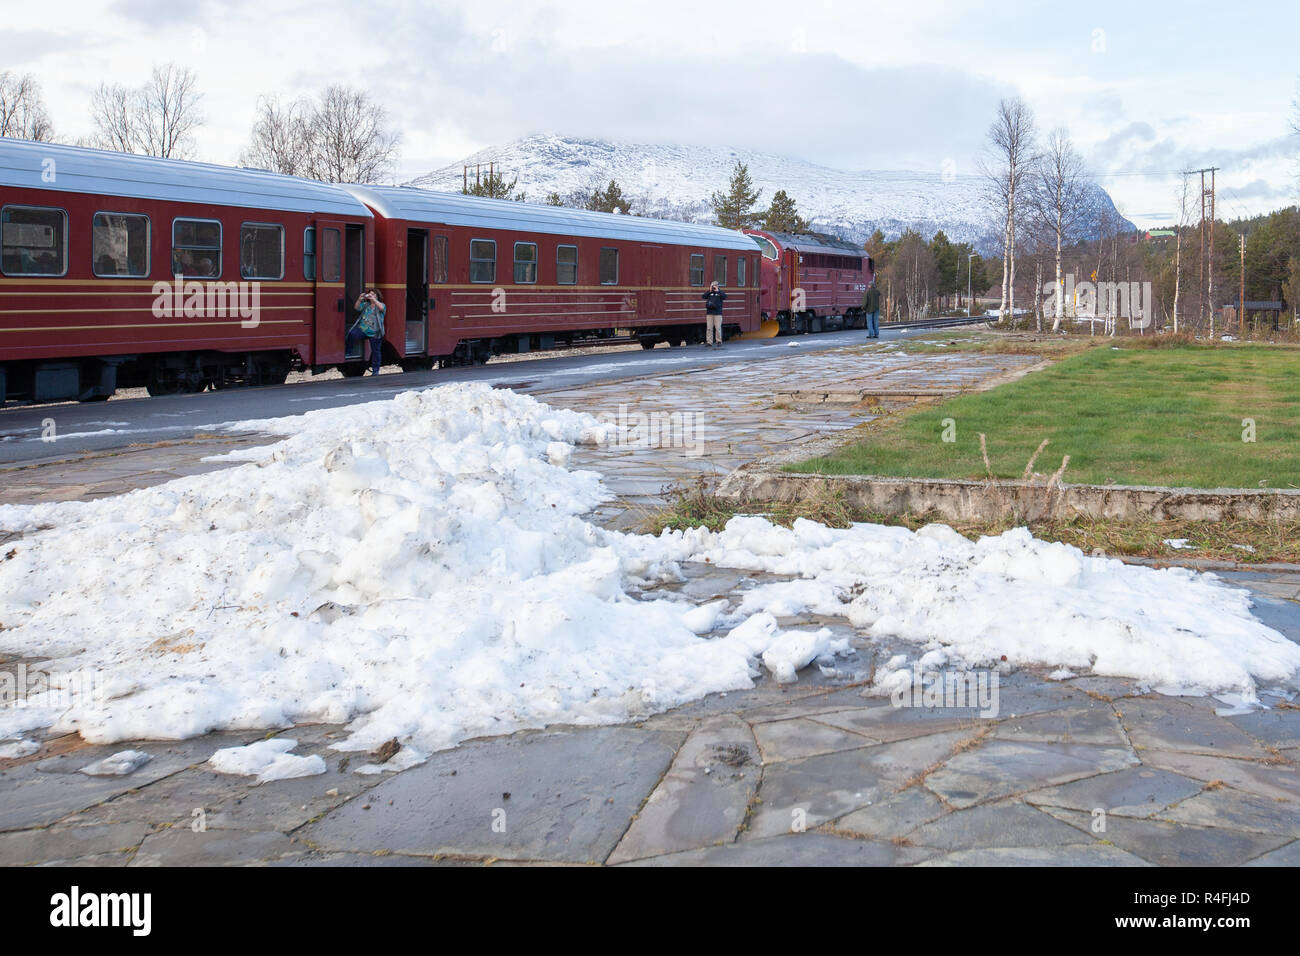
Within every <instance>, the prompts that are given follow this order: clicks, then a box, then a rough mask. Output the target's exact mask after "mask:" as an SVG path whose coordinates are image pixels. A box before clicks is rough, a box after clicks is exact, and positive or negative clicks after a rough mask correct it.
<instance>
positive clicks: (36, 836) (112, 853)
mask: <svg viewBox="0 0 1300 956" xmlns="http://www.w3.org/2000/svg"><path fill="white" fill-rule="evenodd" d="M148 832H149V827H148V826H147V825H145V824H143V823H110V824H104V825H102V826H63V827H50V828H41V829H31V830H18V831H12V832H9V833H0V866H25V865H31V864H34V863H68V862H73V861H76V860H78V859H82V858H86V857H93V858H95V859H96V860H97V861H98V862H97V863H96V865H98V866H114V865H117V866H125V865H126V863H127V860H128V859H129V855H130V853H131V851H132V850H134V849H135V848H136V847H137V846H139V845H140V841H141V840H143V839H144V838H145V835H146V834H147V833H148Z"/></svg>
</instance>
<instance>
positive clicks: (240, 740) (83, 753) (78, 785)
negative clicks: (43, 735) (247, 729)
mask: <svg viewBox="0 0 1300 956" xmlns="http://www.w3.org/2000/svg"><path fill="white" fill-rule="evenodd" d="M260 736H262V735H261V734H245V735H222V736H219V737H216V738H213V737H207V738H201V739H198V740H186V741H180V742H176V743H157V742H148V741H146V742H137V743H132V744H130V745H127V744H114V745H111V746H100V747H85V748H82V749H80V750H78V751H75V752H73V753H68V754H63V755H60V756H58V757H53V758H51V759H48V760H40V761H29V762H24V763H20V764H18V765H17V766H13V767H10V768H9V769H7V770H0V831H5V830H21V829H27V828H30V827H35V826H43V825H46V824H49V823H53V822H54V821H56V820H60V819H62V818H64V817H66V816H68V815H69V814H73V813H77V812H79V811H83V810H86V809H88V808H90V807H93V806H95V805H96V804H99V803H102V802H104V801H106V800H110V799H112V798H113V797H116V796H119V795H121V794H124V793H126V792H128V791H130V790H133V789H136V788H141V787H146V786H148V785H149V784H151V783H154V782H156V781H159V780H162V779H164V778H166V777H169V776H171V775H172V774H175V773H179V772H180V771H182V770H184V769H186V768H187V767H191V766H194V765H195V764H198V763H202V762H204V761H206V760H207V759H208V758H209V757H210V756H212V753H213V750H214V749H216V748H217V747H222V746H225V747H234V746H239V745H241V744H244V743H248V742H249V741H250V740H255V739H257V738H258V737H260ZM127 749H135V750H141V751H143V752H145V753H148V754H150V755H151V757H152V759H151V760H150V761H149V762H148V763H146V764H145V765H144V766H142V767H141V768H139V769H138V770H136V771H135V772H134V773H130V774H126V775H125V776H120V777H92V776H88V775H86V774H84V773H80V772H79V771H80V770H81V768H82V767H85V766H87V765H89V764H91V763H94V762H95V761H97V760H100V759H102V758H104V757H107V756H109V755H110V754H113V753H117V752H119V751H122V750H127ZM128 822H129V821H128Z"/></svg>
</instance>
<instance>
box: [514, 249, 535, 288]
mask: <svg viewBox="0 0 1300 956" xmlns="http://www.w3.org/2000/svg"><path fill="white" fill-rule="evenodd" d="M515 281H516V282H524V283H527V282H536V281H537V243H535V242H516V243H515Z"/></svg>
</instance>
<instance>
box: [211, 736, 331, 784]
mask: <svg viewBox="0 0 1300 956" xmlns="http://www.w3.org/2000/svg"><path fill="white" fill-rule="evenodd" d="M297 746H298V741H296V740H287V739H284V738H281V737H277V738H274V739H272V740H259V741H258V742H257V743H255V744H248V745H247V746H245V747H226V748H225V749H223V750H218V751H217V752H216V753H214V754H213V755H212V756H211V757H210V758H209V759H208V766H210V767H211V768H212V769H213V770H215V771H216V772H217V773H229V774H238V775H241V776H245V777H256V778H257V782H258V783H270V782H271V781H272V780H291V779H293V778H295V777H314V776H315V775H316V774H321V773H324V772H325V769H326V768H325V760H324V759H323V758H322V757H320V756H319V755H318V754H312V755H311V756H308V757H303V756H300V755H298V754H293V753H290V752H289V751H291V750H293V748H294V747H297Z"/></svg>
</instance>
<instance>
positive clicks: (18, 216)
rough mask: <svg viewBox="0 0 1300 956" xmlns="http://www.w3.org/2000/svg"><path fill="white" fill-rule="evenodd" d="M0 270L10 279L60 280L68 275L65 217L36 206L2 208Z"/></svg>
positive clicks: (58, 212)
mask: <svg viewBox="0 0 1300 956" xmlns="http://www.w3.org/2000/svg"><path fill="white" fill-rule="evenodd" d="M0 223H2V224H3V228H2V231H3V236H4V238H3V242H2V243H0V269H3V271H4V273H5V275H11V276H61V275H63V274H64V273H65V272H67V271H68V214H67V213H66V212H64V211H63V210H62V209H47V208H44V207H40V206H5V207H4V210H3V211H0Z"/></svg>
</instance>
